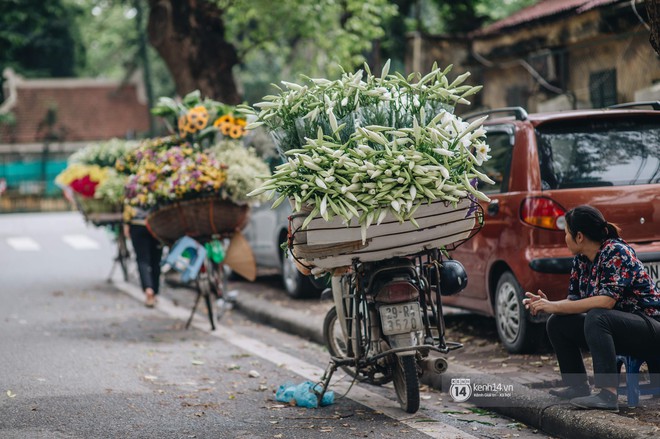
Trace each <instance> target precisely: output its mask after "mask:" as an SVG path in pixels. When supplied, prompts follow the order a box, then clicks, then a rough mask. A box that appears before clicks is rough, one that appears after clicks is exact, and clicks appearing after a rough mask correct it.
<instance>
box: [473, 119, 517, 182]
mask: <svg viewBox="0 0 660 439" xmlns="http://www.w3.org/2000/svg"><path fill="white" fill-rule="evenodd" d="M486 139H487V143H488V146H490V157H491V158H490V159H489V160H487V161H485V162H484V164H483V165H482V170H483V172H485V173H486V175H488V176H489V177H490V178H491V179H492V180H493V181H494V182H495V184H494V185H491V184H483V185H481V184H480V186H479V189H480V190H482V191H483V192H484V193H488V194H494V193H500V192H506V191H508V190H509V173H510V170H511V157H512V153H513V145H512V139H513V135H512V132H511V131H510V130H498V129H490V128H489V129H488V132H487V134H486Z"/></svg>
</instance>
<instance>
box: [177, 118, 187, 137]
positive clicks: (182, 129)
mask: <svg viewBox="0 0 660 439" xmlns="http://www.w3.org/2000/svg"><path fill="white" fill-rule="evenodd" d="M187 133H188V118H187V117H186V115H185V114H182V115H181V116H179V134H181V135H182V136H185V135H186V134H187Z"/></svg>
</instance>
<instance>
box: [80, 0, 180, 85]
mask: <svg viewBox="0 0 660 439" xmlns="http://www.w3.org/2000/svg"><path fill="white" fill-rule="evenodd" d="M70 1H75V2H76V4H77V5H78V7H79V8H80V9H81V11H82V13H81V14H79V16H78V26H79V27H80V33H81V38H82V41H83V43H84V45H85V47H86V48H87V57H86V62H85V64H84V65H83V66H82V67H81V69H80V75H81V76H89V77H104V78H109V79H115V80H121V79H126V78H127V77H128V76H130V75H132V74H134V73H136V72H137V69H144V64H145V60H144V59H143V58H142V57H141V54H140V51H139V47H140V46H139V40H140V32H143V33H144V32H146V20H144V22H143V23H138V22H137V19H138V16H137V10H136V8H135V5H136V2H141V5H142V7H143V8H146V7H147V3H146V1H143V0H70ZM147 56H148V60H147V62H148V63H149V65H150V67H151V68H150V73H151V84H152V88H153V93H154V95H156V96H170V95H172V94H173V93H174V82H173V81H172V77H171V76H170V73H169V71H168V70H167V67H166V66H165V64H164V63H163V60H162V59H161V58H160V56H159V55H158V53H156V51H155V50H154V49H153V48H152V47H148V48H147Z"/></svg>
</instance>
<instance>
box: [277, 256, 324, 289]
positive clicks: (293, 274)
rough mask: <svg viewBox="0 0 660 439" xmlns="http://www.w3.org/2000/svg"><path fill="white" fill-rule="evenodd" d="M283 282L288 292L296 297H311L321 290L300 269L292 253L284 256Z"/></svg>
mask: <svg viewBox="0 0 660 439" xmlns="http://www.w3.org/2000/svg"><path fill="white" fill-rule="evenodd" d="M282 282H283V283H284V290H285V291H286V293H287V294H288V295H289V296H290V297H292V298H294V299H302V298H305V297H311V296H313V295H315V294H318V292H319V289H318V288H317V287H315V286H314V284H312V281H311V280H310V278H309V277H308V276H305V275H304V274H302V273H301V272H300V271H298V267H296V263H295V262H294V260H293V257H292V256H291V255H288V256H285V257H284V258H282Z"/></svg>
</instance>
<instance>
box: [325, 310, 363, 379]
mask: <svg viewBox="0 0 660 439" xmlns="http://www.w3.org/2000/svg"><path fill="white" fill-rule="evenodd" d="M323 342H324V343H325V347H326V348H327V349H328V352H329V353H330V356H331V357H335V358H346V357H347V355H348V346H347V345H346V342H345V340H343V335H342V332H341V327H340V326H339V320H337V309H336V308H335V307H334V306H333V307H332V308H330V310H329V311H328V312H327V313H326V315H325V319H323ZM342 370H343V371H344V372H346V373H347V374H349V375H350V376H352V377H354V378H357V379H358V380H359V381H363V379H361V378H360V376H359V375H358V374H357V372H356V371H355V368H354V367H348V366H344V367H342Z"/></svg>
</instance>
